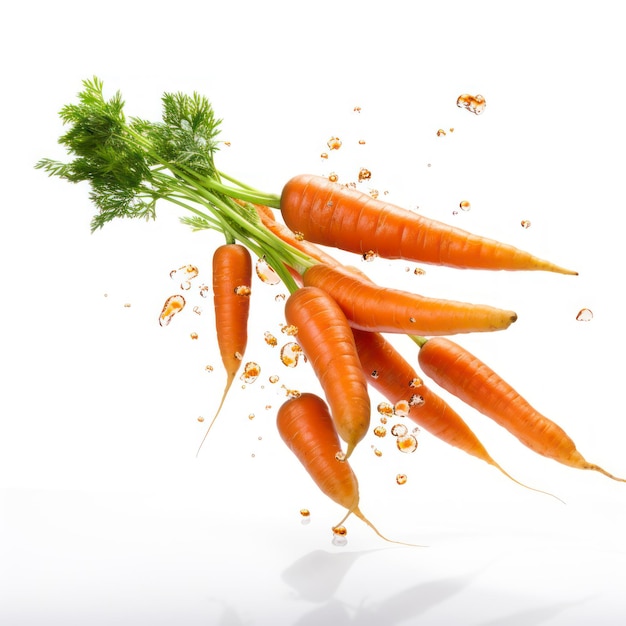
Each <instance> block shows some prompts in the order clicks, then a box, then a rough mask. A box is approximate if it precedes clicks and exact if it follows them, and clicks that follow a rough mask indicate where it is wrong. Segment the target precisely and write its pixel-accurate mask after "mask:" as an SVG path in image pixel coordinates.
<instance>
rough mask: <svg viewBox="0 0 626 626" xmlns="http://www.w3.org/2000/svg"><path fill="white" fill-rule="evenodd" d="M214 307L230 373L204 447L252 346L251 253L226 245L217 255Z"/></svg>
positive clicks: (222, 352) (216, 326)
mask: <svg viewBox="0 0 626 626" xmlns="http://www.w3.org/2000/svg"><path fill="white" fill-rule="evenodd" d="M212 272H213V306H214V310H215V329H216V331H217V343H218V347H219V351H220V356H221V358H222V363H223V364H224V369H225V371H226V385H225V388H224V393H223V394H222V399H221V401H220V404H219V406H218V408H217V411H216V413H215V416H214V417H213V419H212V420H211V423H210V424H209V427H208V428H207V431H206V433H205V435H204V438H203V439H202V442H201V443H200V447H199V448H198V452H199V451H200V448H201V447H202V444H203V443H204V441H205V439H206V437H207V435H208V434H209V431H210V430H211V427H212V426H213V424H214V423H215V420H216V418H217V416H218V415H219V412H220V410H221V408H222V406H223V404H224V401H225V399H226V396H227V395H228V391H229V389H230V387H231V386H232V384H233V381H234V380H235V376H236V375H237V372H238V371H239V368H240V366H241V361H242V359H243V355H244V353H245V350H246V345H247V343H248V314H249V311H250V285H251V281H252V259H251V257H250V253H249V252H248V249H247V248H245V247H244V246H242V245H240V244H236V243H232V244H224V245H221V246H219V247H218V248H216V250H215V252H214V254H213V268H212Z"/></svg>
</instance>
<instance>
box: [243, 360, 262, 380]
mask: <svg viewBox="0 0 626 626" xmlns="http://www.w3.org/2000/svg"><path fill="white" fill-rule="evenodd" d="M260 373H261V366H260V365H259V364H258V363H255V362H254V361H248V363H246V364H245V366H244V368H243V374H241V376H240V377H239V379H240V380H242V381H243V382H244V383H253V382H254V381H255V380H256V379H257V378H258V377H259V374H260Z"/></svg>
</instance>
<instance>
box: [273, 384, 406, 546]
mask: <svg viewBox="0 0 626 626" xmlns="http://www.w3.org/2000/svg"><path fill="white" fill-rule="evenodd" d="M276 424H277V427H278V432H279V434H280V436H281V438H282V439H283V441H284V442H285V443H286V444H287V446H288V447H289V449H290V450H291V451H292V452H293V453H294V454H295V455H296V457H297V458H298V460H299V461H300V463H301V464H302V465H303V467H304V469H305V470H306V471H307V472H308V473H309V475H310V476H311V478H312V479H313V481H314V482H315V484H316V485H317V486H318V487H319V488H320V490H321V491H322V493H324V494H325V495H326V496H328V497H329V498H331V499H332V500H333V501H334V502H336V503H337V504H339V505H340V506H342V507H344V508H345V509H347V513H346V515H345V517H344V518H343V519H342V520H341V522H339V524H337V525H336V526H339V525H340V524H342V523H343V522H344V521H345V520H346V518H347V517H348V516H349V515H350V514H354V515H356V516H357V517H358V518H359V519H360V520H362V521H364V522H365V523H366V524H367V525H368V526H369V527H370V528H372V529H373V530H374V532H375V533H376V534H377V535H378V536H379V537H381V538H382V539H384V540H385V541H391V542H392V543H401V542H398V541H392V540H391V539H387V538H386V537H384V536H383V535H381V533H380V532H379V531H378V530H377V529H376V528H375V527H374V525H373V524H372V523H371V522H370V521H369V520H368V519H367V518H366V517H365V516H364V515H363V513H362V512H361V510H360V508H359V499H360V498H359V484H358V481H357V478H356V475H355V474H354V471H353V470H352V468H351V466H350V464H349V463H348V461H345V460H344V461H340V460H338V455H340V454H341V444H340V442H339V437H338V436H337V431H336V430H335V426H334V424H333V420H332V418H331V416H330V412H329V410H328V406H327V404H326V402H324V400H322V398H320V397H319V396H317V395H315V394H313V393H303V394H302V395H300V396H298V397H296V398H292V399H289V400H287V401H285V402H284V403H283V404H282V405H281V407H280V408H279V409H278V414H277V418H276ZM403 545H413V544H403Z"/></svg>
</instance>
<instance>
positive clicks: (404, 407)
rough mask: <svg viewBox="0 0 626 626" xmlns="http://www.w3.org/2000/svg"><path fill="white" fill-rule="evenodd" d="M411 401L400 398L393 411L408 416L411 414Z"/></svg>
mask: <svg viewBox="0 0 626 626" xmlns="http://www.w3.org/2000/svg"><path fill="white" fill-rule="evenodd" d="M409 409H410V407H409V403H408V401H406V400H399V401H398V402H396V404H395V406H394V407H393V412H394V414H395V415H397V416H398V417H406V416H407V415H408V414H409Z"/></svg>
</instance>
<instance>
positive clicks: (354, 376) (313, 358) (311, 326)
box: [285, 287, 371, 458]
mask: <svg viewBox="0 0 626 626" xmlns="http://www.w3.org/2000/svg"><path fill="white" fill-rule="evenodd" d="M285 318H286V321H287V323H288V324H292V325H294V326H295V327H296V328H297V329H298V330H297V335H296V339H297V342H298V343H299V344H300V347H301V348H302V351H303V352H304V354H305V356H306V357H307V359H308V361H309V362H310V363H311V366H312V367H313V371H314V372H315V374H316V376H317V378H318V380H319V382H320V385H321V387H322V389H323V390H324V394H325V396H326V400H327V402H328V404H329V405H330V411H331V415H332V418H333V422H334V424H335V428H336V429H337V432H338V433H339V436H340V437H341V438H342V439H343V440H344V441H345V442H346V443H347V449H346V458H348V457H349V456H350V455H351V454H352V451H353V450H354V448H355V446H356V445H357V443H359V441H361V439H363V437H365V435H366V434H367V430H368V428H369V424H370V410H371V406H370V398H369V395H368V389H367V381H366V380H365V375H364V374H363V370H362V369H361V364H360V362H359V357H358V355H357V351H356V346H355V345H354V337H353V336H352V331H351V329H350V326H349V325H348V320H347V319H346V317H345V315H344V314H343V312H342V311H341V309H340V308H339V306H338V305H337V303H336V302H335V301H334V300H333V299H332V298H331V297H330V296H329V295H328V294H327V293H326V292H325V291H323V290H322V289H318V288H317V287H302V288H301V289H298V290H297V291H295V292H294V293H293V294H291V295H290V296H289V298H287V302H286V304H285Z"/></svg>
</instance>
